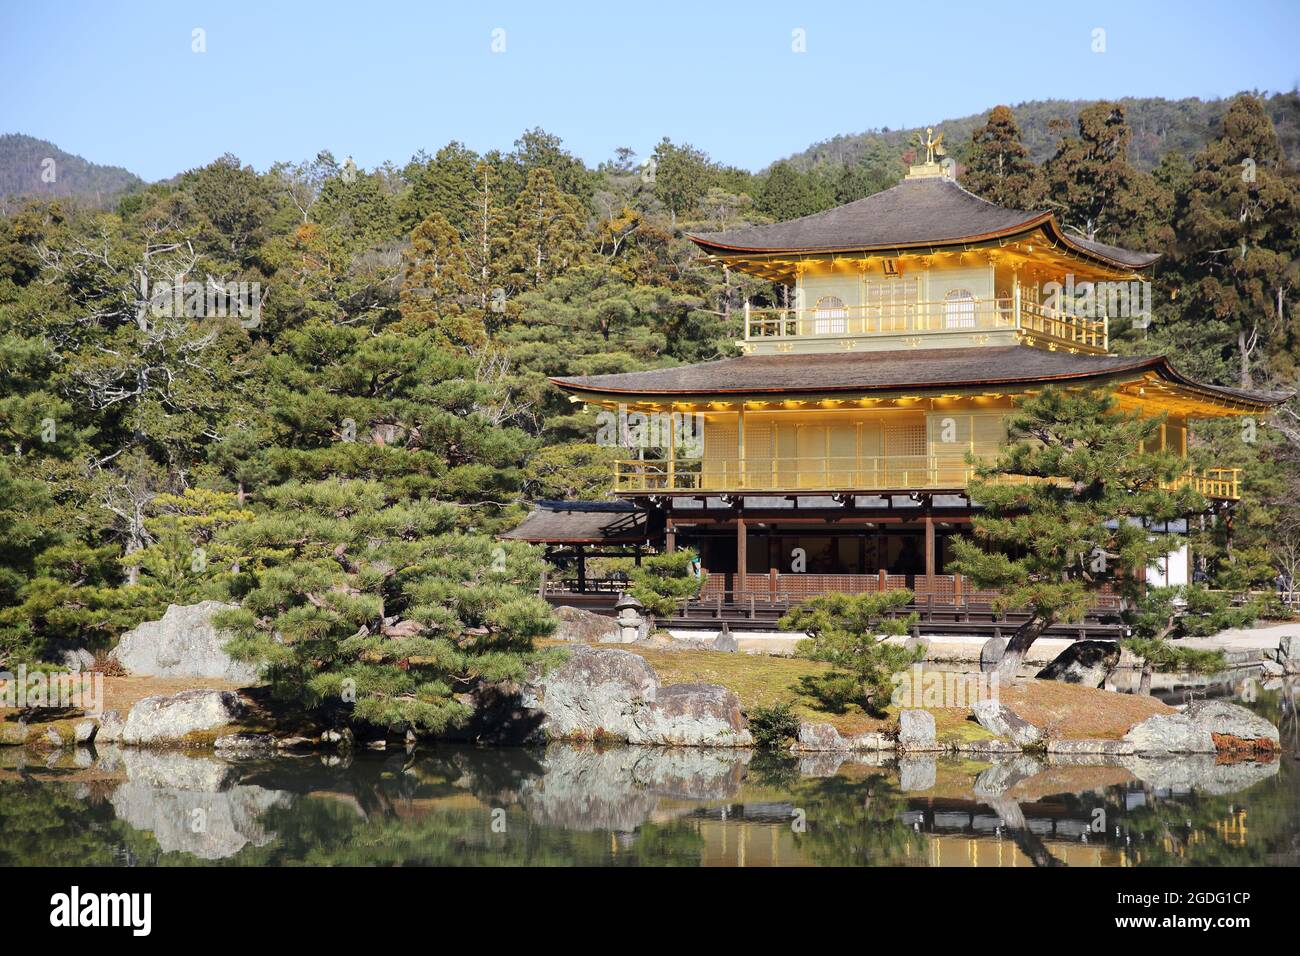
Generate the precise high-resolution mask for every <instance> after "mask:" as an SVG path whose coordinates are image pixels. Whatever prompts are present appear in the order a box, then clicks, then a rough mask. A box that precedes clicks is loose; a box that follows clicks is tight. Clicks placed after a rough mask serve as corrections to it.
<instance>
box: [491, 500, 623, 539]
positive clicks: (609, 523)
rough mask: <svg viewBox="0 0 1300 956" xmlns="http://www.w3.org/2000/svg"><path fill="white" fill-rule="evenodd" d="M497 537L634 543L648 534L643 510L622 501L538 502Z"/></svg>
mask: <svg viewBox="0 0 1300 956" xmlns="http://www.w3.org/2000/svg"><path fill="white" fill-rule="evenodd" d="M500 537H502V538H505V539H507V540H511V541H527V542H530V543H533V544H637V543H639V542H644V541H646V540H647V539H648V537H649V534H648V532H647V529H646V513H645V512H644V511H638V510H637V508H636V507H635V506H634V505H632V504H629V503H628V502H625V501H539V502H537V508H536V509H535V510H534V511H532V512H531V513H530V514H529V515H528V517H527V518H525V519H524V520H523V523H521V524H520V525H519V527H517V528H515V529H514V530H513V531H507V532H506V533H505V534H503V535H501V536H500Z"/></svg>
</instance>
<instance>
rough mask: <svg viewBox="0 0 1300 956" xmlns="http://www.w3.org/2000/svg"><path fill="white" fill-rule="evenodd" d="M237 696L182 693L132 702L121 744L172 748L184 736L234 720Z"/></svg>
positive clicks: (238, 709) (220, 692) (212, 692)
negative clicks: (133, 704)
mask: <svg viewBox="0 0 1300 956" xmlns="http://www.w3.org/2000/svg"><path fill="white" fill-rule="evenodd" d="M241 710H242V707H241V705H240V702H239V695H237V694H234V693H232V692H231V691H224V690H184V691H181V692H180V693H179V694H174V695H172V696H171V697H145V698H143V699H141V700H139V701H137V702H136V704H135V706H133V707H132V708H131V712H130V713H129V714H127V716H126V722H125V723H124V724H123V726H122V732H121V738H120V739H121V742H122V743H124V744H160V745H166V744H172V743H178V742H181V741H182V740H183V739H184V738H185V736H186V735H188V734H192V733H196V732H199V731H203V730H212V729H213V728H215V727H221V726H223V725H225V724H228V723H230V722H232V721H233V720H235V719H236V718H237V717H238V716H239V714H240V712H241Z"/></svg>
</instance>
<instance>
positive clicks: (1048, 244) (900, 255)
mask: <svg viewBox="0 0 1300 956" xmlns="http://www.w3.org/2000/svg"><path fill="white" fill-rule="evenodd" d="M691 239H692V240H693V241H694V242H695V243H696V244H697V245H699V247H700V248H701V249H702V250H703V251H704V252H705V253H706V254H707V255H708V256H709V258H710V259H711V260H713V261H715V262H717V263H719V264H720V265H726V266H728V267H730V268H733V269H738V270H740V271H742V272H747V273H750V274H752V275H756V276H760V277H762V278H765V279H770V280H772V281H773V282H777V283H781V284H783V285H785V286H787V287H788V288H790V289H793V296H792V298H791V300H790V301H789V302H788V303H787V304H785V305H784V306H783V307H779V308H761V309H760V308H750V307H749V306H748V305H746V307H745V333H744V339H743V340H742V341H741V342H740V343H739V345H740V347H741V349H742V350H743V351H744V352H745V353H747V354H756V355H764V354H780V353H786V352H795V353H817V352H837V351H841V352H842V351H887V350H899V349H939V348H942V349H948V348H978V347H981V346H1006V345H1015V344H1023V345H1029V346H1034V347H1039V348H1046V349H1051V350H1057V349H1060V350H1064V351H1069V352H1075V353H1090V354H1104V353H1105V352H1106V351H1107V349H1108V346H1109V326H1110V323H1111V322H1112V321H1115V320H1117V319H1118V318H1120V317H1123V318H1124V319H1126V320H1127V319H1128V318H1130V317H1140V316H1141V314H1142V313H1143V312H1144V310H1148V309H1149V307H1150V294H1149V292H1146V294H1145V295H1144V294H1143V293H1144V291H1145V290H1147V289H1148V288H1149V287H1147V286H1144V285H1143V284H1142V282H1141V270H1144V269H1146V268H1147V267H1149V266H1150V265H1151V264H1152V263H1154V262H1155V261H1156V259H1158V258H1159V256H1158V255H1156V254H1153V253H1146V252H1134V251H1131V250H1128V249H1120V248H1118V247H1115V246H1108V245H1105V244H1103V243H1099V242H1093V241H1090V240H1087V239H1083V238H1080V237H1077V236H1072V235H1070V234H1069V233H1067V232H1066V231H1065V230H1064V229H1062V228H1061V226H1060V225H1059V224H1058V223H1057V221H1056V218H1055V216H1054V215H1053V214H1052V213H1050V212H1029V211H1022V210H1017V209H1003V208H1001V207H999V206H995V205H993V204H992V203H990V202H987V201H985V200H983V199H980V198H979V197H977V196H975V195H973V194H971V193H969V192H967V191H966V190H965V189H963V188H962V187H961V186H960V185H958V184H957V183H956V181H954V180H953V179H951V178H949V177H948V176H947V175H945V173H944V169H943V167H941V166H940V165H939V164H937V163H933V162H930V163H922V164H920V165H918V166H913V167H912V171H911V173H910V174H909V175H908V177H907V178H906V179H905V180H904V181H903V182H901V183H899V184H898V185H897V186H894V187H893V188H892V189H886V190H884V191H883V192H879V193H876V194H875V195H873V196H868V197H867V198H865V199H860V200H858V201H856V202H851V203H848V204H847V205H844V206H839V207H837V208H835V209H830V210H827V211H826V212H821V213H817V214H815V215H811V216H804V217H803V218H801V219H794V220H791V221H788V222H779V223H773V224H770V225H762V226H751V227H748V228H745V229H737V230H732V231H729V232H718V233H705V234H701V235H694V236H691Z"/></svg>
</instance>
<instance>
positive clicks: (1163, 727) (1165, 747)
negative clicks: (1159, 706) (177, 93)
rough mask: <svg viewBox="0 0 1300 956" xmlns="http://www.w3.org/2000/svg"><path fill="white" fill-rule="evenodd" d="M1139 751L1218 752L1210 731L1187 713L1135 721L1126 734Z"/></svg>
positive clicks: (1134, 747)
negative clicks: (1137, 722) (1215, 749)
mask: <svg viewBox="0 0 1300 956" xmlns="http://www.w3.org/2000/svg"><path fill="white" fill-rule="evenodd" d="M1124 739H1125V740H1126V741H1128V742H1129V743H1131V744H1132V745H1133V752H1134V753H1137V754H1170V753H1176V754H1179V753H1181V754H1207V753H1214V739H1213V738H1212V737H1211V736H1210V732H1209V730H1207V729H1206V727H1205V726H1204V725H1202V724H1198V723H1197V722H1196V721H1194V720H1193V719H1192V718H1191V717H1188V716H1187V715H1186V714H1156V715H1155V716H1154V717H1148V718H1147V719H1146V720H1144V721H1142V722H1141V723H1139V724H1135V725H1134V726H1133V727H1131V728H1130V729H1129V732H1128V733H1126V734H1125V735H1124Z"/></svg>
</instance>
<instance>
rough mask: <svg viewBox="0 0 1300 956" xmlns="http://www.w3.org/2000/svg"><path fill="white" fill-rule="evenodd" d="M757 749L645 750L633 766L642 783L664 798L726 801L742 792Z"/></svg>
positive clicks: (638, 780) (695, 748) (634, 773)
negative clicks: (747, 770) (746, 772)
mask: <svg viewBox="0 0 1300 956" xmlns="http://www.w3.org/2000/svg"><path fill="white" fill-rule="evenodd" d="M752 756H753V752H752V751H750V750H739V751H737V750H735V749H727V750H709V749H702V748H697V747H689V748H687V747H681V748H677V749H674V750H658V749H651V748H642V749H641V759H640V760H638V761H637V763H636V765H635V767H634V768H633V775H634V776H635V778H636V780H637V782H638V783H640V784H641V785H642V786H645V787H647V788H648V789H649V790H651V791H652V792H654V793H655V794H657V795H658V796H661V797H672V798H673V799H677V800H725V799H726V798H728V797H732V796H735V795H736V794H737V793H738V792H739V791H740V782H741V779H742V778H743V777H744V775H745V767H746V766H747V765H748V764H749V761H750V758H751V757H752Z"/></svg>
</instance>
